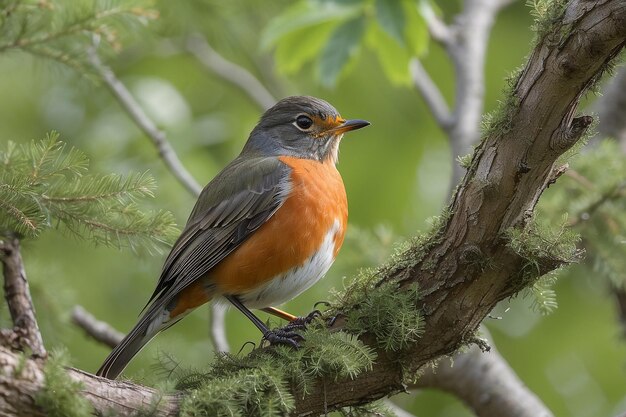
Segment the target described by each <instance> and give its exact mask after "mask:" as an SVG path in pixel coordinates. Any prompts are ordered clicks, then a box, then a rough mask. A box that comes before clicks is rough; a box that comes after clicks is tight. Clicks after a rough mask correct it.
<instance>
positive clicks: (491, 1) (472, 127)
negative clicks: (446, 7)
mask: <svg viewBox="0 0 626 417" xmlns="http://www.w3.org/2000/svg"><path fill="white" fill-rule="evenodd" d="M513 1H514V0H465V2H464V7H463V11H462V12H461V13H460V14H459V15H457V16H456V17H455V18H454V23H452V24H451V25H449V26H448V25H446V24H445V23H444V22H443V21H442V20H441V19H440V18H439V17H438V16H437V15H436V14H435V13H434V12H433V11H432V10H431V9H429V8H426V9H425V11H426V12H425V13H423V15H424V17H425V19H426V23H427V25H428V29H429V32H430V34H431V36H432V37H433V39H435V40H437V41H438V42H440V43H441V44H442V45H443V46H444V47H445V50H446V52H447V53H448V56H449V57H450V59H451V60H452V62H453V64H454V69H455V74H456V88H455V98H454V108H453V110H452V114H451V115H450V114H447V113H449V112H444V109H446V110H447V106H444V104H445V101H444V100H443V98H442V97H441V93H440V91H439V89H438V88H437V87H436V86H435V85H434V83H433V82H432V81H431V80H430V78H429V77H428V74H426V72H425V71H424V70H423V68H421V65H419V62H417V60H413V61H412V62H411V73H412V76H413V82H414V84H415V86H416V88H417V89H418V91H419V92H420V94H421V95H422V96H423V97H424V100H425V101H426V103H427V104H428V106H429V108H430V110H431V112H432V113H433V115H434V117H435V119H436V120H437V122H438V123H439V125H440V126H441V128H442V129H443V130H444V131H446V133H447V134H448V138H449V141H450V148H451V153H452V160H453V161H456V159H457V157H459V156H463V155H466V154H468V153H469V152H470V151H471V148H472V145H474V144H475V143H476V142H477V141H478V139H479V137H480V121H481V117H482V111H483V105H484V90H485V81H484V65H485V54H486V51H487V42H488V40H489V32H490V31H491V27H492V26H493V22H494V19H495V16H496V14H497V13H498V12H499V11H500V9H502V8H503V7H505V6H506V5H508V4H510V3H512V2H513ZM463 174H464V169H463V168H462V167H461V166H460V165H459V164H458V163H456V162H455V163H454V164H453V176H452V181H451V187H454V186H456V184H457V183H458V182H459V180H460V179H461V178H462V176H463Z"/></svg>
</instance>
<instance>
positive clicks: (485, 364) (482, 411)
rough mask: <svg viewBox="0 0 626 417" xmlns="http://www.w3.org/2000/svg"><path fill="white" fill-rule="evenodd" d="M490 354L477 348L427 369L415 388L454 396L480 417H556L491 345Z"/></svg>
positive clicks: (473, 347) (474, 347) (475, 346)
mask: <svg viewBox="0 0 626 417" xmlns="http://www.w3.org/2000/svg"><path fill="white" fill-rule="evenodd" d="M490 345H491V349H490V350H489V352H483V351H482V350H481V348H480V347H479V346H477V345H474V346H472V347H471V349H470V350H468V351H466V352H463V353H460V354H458V355H455V356H454V358H453V359H450V358H445V359H443V360H441V362H439V363H438V364H437V366H436V368H435V369H433V368H428V369H427V370H426V371H425V372H424V374H423V375H422V376H421V377H420V379H419V380H418V381H417V383H416V384H415V386H414V387H415V388H437V389H441V390H443V391H446V392H449V393H450V394H453V395H454V396H455V397H457V398H459V399H460V400H462V401H463V402H464V403H465V404H467V405H468V406H469V407H470V408H472V410H474V412H475V413H476V416H478V417H490V416H508V417H553V416H554V414H552V412H551V411H550V410H549V409H548V408H547V407H546V405H545V404H543V402H542V401H541V400H540V399H539V398H538V397H537V396H536V395H535V394H534V393H532V392H531V391H530V390H529V389H528V388H527V387H526V385H524V383H523V382H522V381H521V380H520V379H519V377H518V376H517V375H516V374H515V371H514V370H513V369H511V367H510V366H509V364H508V363H507V362H506V360H505V359H504V358H503V357H502V355H500V353H498V351H497V350H496V349H495V348H494V346H493V344H492V343H491V342H490Z"/></svg>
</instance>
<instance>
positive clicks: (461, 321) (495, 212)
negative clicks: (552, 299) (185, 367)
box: [0, 0, 626, 416]
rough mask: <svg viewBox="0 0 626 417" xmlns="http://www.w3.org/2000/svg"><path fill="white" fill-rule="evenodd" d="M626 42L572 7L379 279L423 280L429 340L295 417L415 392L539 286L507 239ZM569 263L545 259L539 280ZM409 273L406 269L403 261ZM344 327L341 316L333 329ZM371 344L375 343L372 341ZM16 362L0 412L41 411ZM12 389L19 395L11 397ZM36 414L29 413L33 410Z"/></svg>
mask: <svg viewBox="0 0 626 417" xmlns="http://www.w3.org/2000/svg"><path fill="white" fill-rule="evenodd" d="M625 42H626V3H624V1H622V0H603V1H590V0H573V1H571V2H570V3H569V4H568V5H567V7H566V9H565V11H564V14H563V17H562V19H560V20H559V21H557V22H555V23H554V24H553V27H552V28H551V29H550V30H548V32H547V34H546V35H545V36H543V38H542V39H540V40H539V41H538V43H537V46H536V47H535V48H534V50H533V52H532V54H531V55H530V58H529V62H528V63H527V65H526V67H525V68H524V70H523V72H522V73H521V76H520V78H519V80H518V81H517V83H516V85H515V86H514V88H513V91H512V93H511V94H512V95H511V97H507V98H506V100H509V99H510V102H511V103H512V104H511V106H510V107H509V108H508V111H507V112H506V114H505V116H506V117H505V119H504V121H503V123H502V124H501V125H500V126H499V127H498V128H496V129H494V130H493V131H492V132H490V133H489V134H488V135H487V136H486V137H485V138H484V140H483V142H482V143H481V144H480V145H479V146H478V148H477V149H476V152H475V155H474V158H473V161H472V163H471V166H470V167H469V169H468V171H467V174H466V176H465V178H464V179H463V181H462V182H461V184H460V186H459V188H458V191H457V192H456V194H455V197H454V199H453V201H452V204H451V207H450V213H451V214H450V215H449V217H448V218H447V220H446V222H445V224H444V225H443V227H442V228H441V229H440V231H439V233H438V234H437V235H436V236H434V237H433V238H432V239H431V240H430V241H429V242H427V244H426V245H425V247H423V248H422V249H417V248H416V249H413V250H409V251H408V252H406V254H405V259H404V260H403V261H404V262H402V263H401V266H397V267H396V268H393V269H391V270H389V271H388V272H387V273H386V275H385V276H383V277H381V280H396V281H398V282H399V283H400V284H401V285H402V286H408V285H410V284H412V283H418V285H419V288H420V290H421V295H422V298H421V305H420V309H421V311H422V313H423V316H424V320H425V327H424V333H423V335H422V337H421V338H420V339H419V340H418V341H417V342H416V343H415V344H414V345H412V346H411V347H410V348H409V349H407V350H405V351H404V352H403V355H402V358H400V359H401V362H402V364H401V363H400V361H399V360H398V359H399V358H398V357H396V356H395V355H390V354H387V353H385V352H382V351H379V356H378V359H377V361H376V364H375V365H374V366H373V368H372V369H371V370H368V371H366V372H363V373H362V374H360V375H359V376H358V377H357V378H355V379H353V380H340V381H332V380H326V381H321V380H320V381H317V384H314V386H313V387H312V389H311V391H310V393H309V394H308V395H307V396H305V397H304V398H302V396H296V408H295V411H294V412H293V414H294V415H319V414H323V413H324V411H325V410H333V409H337V408H340V407H344V406H351V405H361V404H364V403H367V402H370V401H372V400H375V399H378V398H382V397H384V396H386V395H389V394H392V393H396V392H399V391H402V390H404V389H405V386H404V382H403V381H404V380H405V378H406V377H411V376H412V375H411V374H412V373H413V372H415V371H417V370H418V369H420V368H421V367H423V366H424V365H426V364H428V363H430V362H432V361H435V360H437V359H438V358H440V357H441V356H442V355H445V354H450V353H452V352H454V351H455V350H456V349H457V348H458V347H459V346H462V345H464V344H467V343H468V341H471V340H472V338H473V335H474V332H475V331H476V329H477V327H478V325H479V324H480V322H481V321H482V320H483V318H484V317H485V316H486V315H487V314H488V313H489V312H490V311H491V309H492V308H493V307H494V306H495V305H496V303H497V302H499V301H500V300H502V299H504V298H507V297H509V296H511V295H513V294H515V293H516V292H518V291H519V290H521V289H522V288H524V287H525V286H526V285H528V284H529V282H528V281H527V280H526V279H525V277H524V273H523V271H524V267H525V264H526V262H527V260H526V259H524V258H522V257H521V256H520V255H519V254H517V253H515V252H514V251H513V250H512V249H510V248H509V247H508V246H507V244H506V239H505V237H504V234H505V232H506V231H507V230H509V229H511V228H523V227H524V226H525V225H526V223H527V222H528V220H529V218H530V217H531V215H532V213H533V209H534V207H535V205H536V204H537V201H538V199H539V197H540V196H541V194H542V192H543V191H544V189H545V188H547V187H548V186H549V185H550V184H552V183H553V182H554V181H555V180H556V178H557V177H558V176H559V175H560V173H562V172H563V170H562V169H561V167H559V166H555V162H556V161H557V158H558V157H559V156H560V155H562V154H563V153H564V152H565V151H566V150H567V149H569V148H570V147H571V146H572V145H574V144H575V143H576V141H577V140H578V139H579V138H580V137H581V136H582V134H583V133H584V131H585V129H586V128H587V126H588V125H589V124H590V123H591V118H590V117H586V116H583V117H574V115H575V113H576V108H577V105H578V102H579V99H580V97H581V96H582V95H583V94H584V93H585V92H586V91H587V90H588V88H589V87H590V86H591V85H592V84H593V83H594V82H595V80H597V78H598V77H599V76H600V75H601V74H602V72H603V71H604V70H605V69H606V67H607V64H608V63H609V62H610V61H611V60H612V59H613V58H614V57H615V56H616V55H617V54H618V52H619V51H620V50H621V49H622V48H623V46H624V44H625ZM564 262H566V259H563V258H558V257H549V256H545V257H543V258H539V259H536V264H535V265H534V267H536V268H537V273H539V274H543V273H546V272H548V271H551V270H553V269H555V268H557V267H559V266H560V265H562V264H563V263H564ZM399 265H400V264H399ZM341 326H342V322H341V320H339V321H338V322H337V323H336V324H335V327H336V328H338V329H340V328H341ZM363 340H364V341H365V342H366V343H367V342H368V341H369V340H371V339H370V338H369V336H368V335H365V336H364V337H363ZM16 360H18V359H17V356H16V355H15V354H14V353H12V352H11V351H10V350H8V349H6V348H1V349H0V366H2V372H0V414H3V415H4V414H6V415H12V414H13V415H15V411H16V410H20V415H39V414H37V413H38V411H37V409H36V407H34V405H33V403H32V396H33V395H34V393H35V392H36V391H37V390H38V389H39V388H40V387H41V384H42V371H41V364H39V362H37V361H32V360H26V363H25V365H23V367H24V369H23V370H22V372H21V373H20V376H19V377H15V376H13V375H15V368H16V366H17V365H16ZM68 372H69V374H70V376H71V377H72V378H75V379H78V380H81V381H82V382H83V384H84V387H85V388H84V392H85V395H86V396H87V397H88V398H89V399H90V401H92V402H93V404H94V407H95V409H96V410H97V412H98V413H99V414H104V413H106V412H107V410H109V409H111V410H114V411H115V412H117V413H118V414H121V415H126V414H128V413H129V412H130V411H131V410H137V409H139V408H141V407H146V406H147V405H151V404H154V403H155V399H156V398H157V397H156V396H157V395H158V394H157V393H156V392H155V391H154V390H152V389H150V388H146V387H141V386H138V385H135V384H131V383H126V382H118V381H109V380H105V379H102V378H98V377H96V376H93V375H90V374H87V373H85V372H82V371H78V370H74V369H70V370H68ZM4 393H10V395H8V394H7V395H5V394H4ZM179 401H180V397H179V396H171V397H169V396H168V397H163V398H161V399H160V401H159V402H158V403H159V406H158V407H157V410H155V415H158V416H170V415H176V413H177V407H178V404H179ZM29 412H30V414H28V413H29Z"/></svg>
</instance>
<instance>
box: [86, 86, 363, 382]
mask: <svg viewBox="0 0 626 417" xmlns="http://www.w3.org/2000/svg"><path fill="white" fill-rule="evenodd" d="M368 125H369V122H366V121H365V120H345V119H343V118H342V117H341V116H340V115H339V113H337V110H335V108H334V107H333V106H331V105H330V104H329V103H327V102H326V101H324V100H320V99H318V98H314V97H302V96H295V97H287V98H285V99H283V100H281V101H279V102H278V103H276V105H274V107H272V108H270V109H269V110H267V111H266V112H265V114H263V116H262V117H261V120H260V121H259V123H258V124H257V125H256V127H255V128H254V129H253V130H252V133H251V134H250V137H249V138H248V141H247V142H246V144H245V146H244V148H243V150H242V151H241V154H240V155H239V156H238V157H237V158H235V159H234V160H233V161H232V162H231V163H230V164H228V165H227V166H226V168H224V169H223V170H222V171H221V172H220V173H219V174H217V176H216V177H215V178H214V179H213V180H212V181H211V182H209V184H208V185H207V186H206V187H205V188H204V189H203V190H202V193H201V194H200V197H199V198H198V201H197V202H196V205H195V207H194V208H193V210H192V212H191V215H190V216H189V219H188V220H187V224H186V226H185V229H184V230H183V232H182V234H181V235H180V237H179V238H178V240H177V241H176V243H175V244H174V247H173V248H172V251H171V252H170V254H169V255H168V257H167V259H166V260H165V264H164V265H163V269H162V272H161V277H160V278H159V282H158V284H157V286H156V289H155V290H154V293H153V294H152V297H150V300H149V301H148V304H147V305H146V308H145V313H144V314H143V316H142V317H141V319H140V320H139V322H138V323H137V324H136V325H135V327H134V328H133V329H132V330H131V331H130V333H128V335H127V336H126V337H125V338H124V339H123V340H122V341H121V342H120V344H119V345H118V346H117V347H115V349H113V351H112V352H111V354H110V355H109V356H108V357H107V358H106V360H105V361H104V363H103V364H102V366H101V367H100V369H99V370H98V372H97V374H98V375H100V376H103V377H106V378H111V379H114V378H116V377H117V376H118V375H119V374H120V372H122V370H123V369H124V368H125V367H126V365H127V364H128V362H129V361H130V360H131V359H132V358H133V357H134V356H135V355H136V354H137V352H139V350H140V349H141V348H142V347H143V346H144V345H145V344H146V343H148V341H150V339H152V338H153V337H154V336H155V335H156V334H157V333H159V332H160V331H162V330H165V329H167V328H168V327H170V326H171V325H173V324H174V323H176V322H178V321H179V320H180V319H182V318H183V317H184V316H185V315H187V314H188V313H189V312H191V311H192V310H193V309H195V308H196V307H198V306H200V305H202V304H204V303H206V302H208V301H210V300H215V299H218V300H219V299H226V300H228V301H229V302H230V303H232V304H233V305H234V306H235V307H237V308H238V309H239V310H240V311H241V312H242V313H243V314H245V315H246V316H247V317H248V318H249V319H250V320H251V321H252V322H253V323H254V324H255V326H256V327H258V328H259V330H260V331H261V332H262V333H263V338H264V339H266V340H268V341H269V342H270V343H284V344H291V345H294V346H297V341H296V340H295V338H296V337H297V335H296V334H294V332H291V331H285V330H269V329H268V328H267V326H266V325H265V324H264V323H263V322H262V321H261V320H260V319H259V318H258V317H256V316H255V315H254V313H252V312H251V311H250V310H249V309H261V310H263V311H265V312H267V313H270V314H273V315H275V316H278V317H280V318H283V319H286V320H288V321H290V322H294V321H296V322H298V320H299V319H298V318H297V317H296V316H293V315H291V314H289V313H286V312H284V311H281V310H279V309H277V308H275V307H272V306H273V305H278V304H281V303H284V302H285V301H288V300H290V299H292V298H294V297H296V296H297V295H299V294H300V293H301V292H303V291H304V290H306V289H308V288H309V287H311V286H312V285H313V284H315V283H316V282H317V281H318V280H319V279H320V278H322V277H323V276H324V274H326V272H327V271H328V269H329V268H330V266H331V264H332V263H333V261H334V259H335V257H336V256H337V252H338V251H339V248H340V247H341V244H342V243H343V238H344V234H345V230H346V223H347V219H348V207H347V200H346V191H345V189H344V185H343V181H342V179H341V176H340V175H339V172H338V171H337V169H336V168H335V164H336V163H337V156H338V148H339V142H340V140H341V138H342V137H343V134H344V133H345V132H348V131H350V130H355V129H360V128H362V127H365V126H368ZM300 323H301V319H300Z"/></svg>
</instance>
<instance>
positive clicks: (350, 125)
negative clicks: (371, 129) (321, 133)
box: [325, 119, 370, 135]
mask: <svg viewBox="0 0 626 417" xmlns="http://www.w3.org/2000/svg"><path fill="white" fill-rule="evenodd" d="M369 125H370V122H368V121H367V120H361V119H352V120H346V121H345V122H343V123H342V124H340V125H339V126H335V127H333V128H332V129H328V130H327V131H326V132H325V133H332V134H333V135H341V134H343V133H346V132H349V131H351V130H357V129H360V128H362V127H365V126H369Z"/></svg>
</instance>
